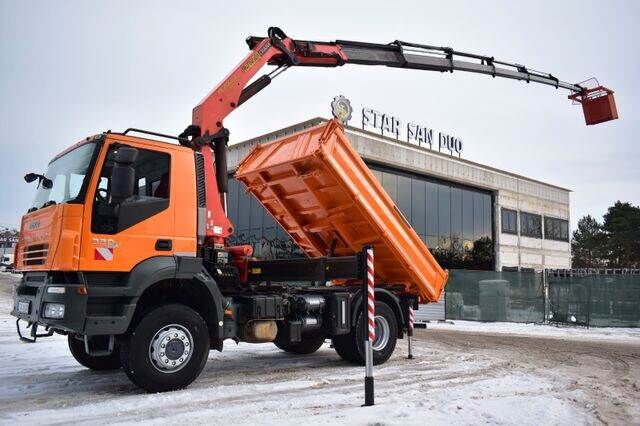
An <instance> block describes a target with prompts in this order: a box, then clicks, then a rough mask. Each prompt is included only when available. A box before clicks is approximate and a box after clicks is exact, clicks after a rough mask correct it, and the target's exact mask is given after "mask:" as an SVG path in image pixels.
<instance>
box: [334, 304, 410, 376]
mask: <svg viewBox="0 0 640 426" xmlns="http://www.w3.org/2000/svg"><path fill="white" fill-rule="evenodd" d="M362 321H363V318H362V312H361V313H360V314H359V315H358V320H357V321H356V325H355V327H353V328H352V329H351V332H350V333H349V334H343V335H338V336H335V337H334V338H333V341H332V342H333V347H334V349H335V350H336V352H337V353H338V355H340V357H341V358H342V359H344V360H345V361H349V362H351V363H353V364H359V365H364V343H363V329H362V327H363V325H362ZM375 323H376V340H374V342H373V363H374V365H378V364H384V363H385V362H386V361H387V360H388V359H389V357H391V354H392V353H393V351H394V350H395V348H396V341H397V340H398V323H397V322H396V316H395V315H394V313H393V311H392V310H391V308H390V307H389V305H387V304H386V303H384V302H380V301H376V315H375Z"/></svg>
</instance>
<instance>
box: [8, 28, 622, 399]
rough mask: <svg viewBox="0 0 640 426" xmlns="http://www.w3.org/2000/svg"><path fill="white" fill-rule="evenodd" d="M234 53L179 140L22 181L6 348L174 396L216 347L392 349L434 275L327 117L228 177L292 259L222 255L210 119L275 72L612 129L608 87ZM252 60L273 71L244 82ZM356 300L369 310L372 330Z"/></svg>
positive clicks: (81, 161)
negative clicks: (497, 92)
mask: <svg viewBox="0 0 640 426" xmlns="http://www.w3.org/2000/svg"><path fill="white" fill-rule="evenodd" d="M247 43H248V45H249V47H250V49H251V52H250V53H249V55H248V56H247V57H245V58H244V59H243V60H242V61H241V62H240V63H239V64H238V66H237V67H236V68H235V69H234V70H233V71H232V72H231V73H230V74H229V75H228V76H227V77H226V78H224V80H223V81H222V82H221V83H220V84H219V85H218V86H216V88H214V90H213V91H212V92H211V93H210V94H209V95H208V96H207V97H205V99H204V100H203V101H202V102H201V103H200V104H198V105H197V106H196V107H195V108H194V110H193V116H192V124H190V125H189V126H188V127H187V128H186V129H185V131H184V132H182V133H181V134H180V135H179V136H171V135H165V134H160V133H157V132H152V131H146V130H140V129H135V128H130V129H127V130H125V131H123V132H111V131H107V132H103V133H100V134H97V135H94V136H90V137H87V138H85V139H83V140H81V141H79V142H78V143H76V144H74V145H72V146H71V147H69V148H68V149H66V150H64V151H63V152H61V153H60V154H58V155H56V156H55V157H54V158H53V159H52V160H51V162H50V163H49V166H48V168H47V170H46V172H45V173H29V174H27V175H26V176H25V180H26V181H27V182H37V190H36V195H35V199H34V202H33V204H32V206H31V207H30V208H29V209H28V211H27V213H26V214H25V215H24V217H23V218H22V223H21V231H20V239H19V242H18V247H17V249H16V259H15V264H16V269H18V270H19V271H20V272H22V274H23V277H22V280H21V281H20V283H19V284H18V285H17V287H16V291H15V297H14V306H13V310H12V315H14V316H15V317H17V321H16V327H17V332H18V335H19V338H20V339H21V340H23V341H25V342H30V343H33V342H36V341H37V340H38V339H39V338H42V337H45V336H51V335H53V333H57V334H62V335H65V336H67V340H68V345H69V349H70V352H71V354H72V355H73V357H74V358H75V359H76V360H77V361H78V362H79V363H80V364H82V365H83V366H86V367H88V368H90V369H93V370H110V369H119V368H122V369H123V370H124V372H125V373H126V374H127V376H128V377H129V378H130V379H131V380H132V381H133V383H135V384H136V385H138V386H139V387H141V388H143V389H145V390H147V391H150V392H157V391H168V390H174V389H179V388H183V387H185V386H187V385H189V384H190V383H191V382H192V381H193V380H195V379H196V378H197V377H198V375H199V374H200V372H201V371H202V369H203V367H204V365H205V363H206V362H207V358H208V353H209V351H210V350H211V349H215V350H218V351H221V350H222V349H223V346H224V343H225V342H227V341H229V340H230V341H235V342H250V343H265V342H273V343H274V344H275V345H276V346H277V347H278V348H280V349H282V350H283V351H287V352H291V353H295V354H300V355H308V354H312V353H313V352H315V351H317V350H318V349H319V348H320V347H321V346H322V344H323V343H324V342H325V340H326V339H331V341H332V344H333V347H334V348H335V350H336V352H337V355H338V356H340V357H341V358H343V359H345V360H347V361H349V362H351V363H356V364H362V363H363V362H364V358H365V356H364V353H363V338H362V336H363V334H364V333H365V330H369V336H370V337H371V336H373V341H372V347H373V361H374V362H375V363H377V364H379V363H383V362H385V361H386V360H387V359H388V358H389V357H390V356H391V355H392V353H393V351H394V348H395V346H396V342H397V339H401V338H403V337H405V336H406V335H407V333H409V332H410V326H411V318H410V317H411V309H414V308H416V307H417V304H418V302H422V303H426V302H431V301H436V300H438V298H439V296H440V294H441V292H442V290H443V287H444V285H445V283H446V280H447V271H445V270H443V269H442V268H441V267H440V266H439V265H438V263H437V262H436V261H435V259H434V258H433V257H432V255H431V253H430V252H429V250H428V248H427V247H426V246H425V244H424V242H423V241H422V240H421V239H420V238H419V237H418V235H417V234H416V233H415V231H414V230H413V229H412V228H411V226H410V224H409V223H408V222H407V220H406V218H405V217H404V216H403V215H402V213H401V212H400V210H399V209H398V208H397V207H396V206H395V205H394V203H393V201H392V200H391V198H390V197H389V196H388V195H387V194H386V193H385V191H384V189H383V188H382V187H381V186H380V184H379V182H377V181H376V179H375V177H374V176H373V175H372V173H371V172H370V171H369V169H368V168H367V166H366V165H365V164H364V162H363V161H362V160H361V159H360V157H359V156H358V154H357V153H356V151H355V150H354V149H353V148H352V147H351V145H350V143H349V141H348V140H347V138H346V137H345V134H344V132H343V130H342V127H341V124H340V123H339V122H338V121H337V120H332V121H329V122H328V123H326V124H322V125H319V126H317V127H314V128H311V129H306V130H303V131H301V132H300V133H296V134H294V135H290V136H286V137H284V138H282V139H279V140H276V141H273V142H270V143H267V144H264V145H261V146H258V147H256V148H255V149H254V150H253V151H251V152H250V153H249V154H248V155H247V156H246V158H245V159H244V160H243V161H242V162H241V164H240V165H239V167H238V170H237V172H236V177H237V179H238V180H239V181H241V182H242V183H243V184H244V185H245V186H246V189H247V191H249V192H250V193H251V194H253V195H254V196H255V197H256V198H257V199H258V200H259V201H260V203H262V205H263V206H264V207H265V209H266V210H267V211H269V212H270V214H272V215H273V217H274V219H275V220H276V221H277V222H278V223H279V224H280V225H281V226H282V228H283V229H284V230H286V231H287V232H288V233H289V235H290V236H291V237H292V239H293V240H294V241H295V242H296V243H297V244H298V245H299V246H300V248H301V250H302V251H303V252H304V253H305V254H306V257H303V258H294V259H276V260H260V259H256V258H254V257H253V253H252V247H251V246H247V245H239V246H233V245H231V244H230V240H229V237H230V236H232V235H233V232H234V226H233V224H232V223H231V222H230V220H229V219H228V217H227V212H226V194H227V187H228V182H227V181H228V173H227V144H228V141H229V131H228V130H227V129H226V128H225V127H224V125H223V120H224V118H225V117H226V116H227V115H228V114H230V113H231V112H232V111H233V110H235V109H236V108H238V107H239V106H240V105H242V104H243V103H244V102H246V101H247V100H248V99H249V98H251V97H252V96H254V95H255V94H256V93H258V92H259V91H260V90H262V89H264V88H265V87H266V86H267V85H268V84H269V83H270V82H271V80H272V79H273V78H274V77H275V76H276V75H278V74H280V73H282V72H283V71H284V70H286V69H288V68H290V67H292V66H313V67H327V68H333V67H338V66H342V65H346V64H360V65H382V66H388V67H396V68H407V69H421V70H427V71H440V72H444V71H449V72H453V71H457V70H460V71H467V72H475V73H481V74H487V75H490V76H493V77H504V78H510V79H516V80H522V81H526V82H535V83H541V84H546V85H551V86H554V87H556V88H564V89H567V90H569V91H570V92H571V95H570V96H571V99H573V100H574V101H578V102H580V103H581V104H582V106H583V111H584V114H585V119H586V121H587V124H595V123H597V122H604V121H608V120H611V119H614V118H616V117H617V110H616V109H615V101H614V98H613V92H612V91H610V90H609V89H606V88H603V87H600V86H598V87H592V88H587V87H583V86H582V85H580V84H570V83H566V82H563V81H560V80H559V79H557V78H556V77H554V76H553V75H551V74H547V73H541V72H538V71H533V70H530V69H528V68H526V67H524V66H522V65H518V64H512V63H508V62H502V61H498V60H495V59H494V58H493V57H489V56H482V55H475V54H469V53H464V52H459V51H455V50H453V49H451V48H446V47H435V46H428V45H419V44H412V43H405V42H400V41H396V42H393V43H391V44H375V43H361V42H351V41H335V42H315V41H302V40H294V39H291V38H289V37H288V36H286V34H285V33H284V32H283V31H282V30H280V29H278V28H270V29H269V31H268V36H267V37H250V38H249V39H247ZM265 65H275V66H276V67H277V68H276V69H275V70H274V71H273V72H271V73H269V74H265V75H263V76H262V77H259V78H256V79H253V78H254V77H255V75H256V74H257V72H258V70H260V69H261V68H262V67H263V66H265ZM252 79H253V81H252ZM176 142H177V143H176ZM373 259H375V261H374V260H373ZM373 266H375V268H374V267H373ZM374 271H375V272H374ZM367 279H369V280H374V281H375V290H374V291H372V296H373V295H374V296H375V302H373V301H369V300H368V299H367V296H368V295H365V294H364V293H365V291H364V289H363V286H362V282H363V280H367ZM365 305H370V306H369V312H371V313H372V312H374V308H375V316H374V317H373V319H371V320H369V319H365V318H364V314H363V311H364V310H363V309H362V307H363V306H365ZM367 322H368V324H367ZM367 327H368V328H367Z"/></svg>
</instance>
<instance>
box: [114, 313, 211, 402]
mask: <svg viewBox="0 0 640 426" xmlns="http://www.w3.org/2000/svg"><path fill="white" fill-rule="evenodd" d="M124 340H125V343H124V344H123V345H122V348H121V349H120V354H121V361H122V368H123V369H124V371H125V373H127V376H129V379H131V381H132V382H133V383H135V384H136V385H138V386H139V387H141V388H142V389H144V390H146V391H148V392H165V391H171V390H176V389H181V388H184V387H186V386H188V385H189V384H190V383H191V382H193V381H194V380H195V379H196V378H197V377H198V375H199V374H200V372H201V371H202V369H203V368H204V365H205V364H206V362H207V357H208V355H209V331H208V329H207V325H206V324H205V322H204V320H203V319H202V317H201V316H200V315H199V314H198V313H197V312H196V311H194V310H193V309H191V308H189V307H188V306H184V305H178V304H173V305H164V306H160V307H158V308H155V309H154V310H152V311H150V312H149V313H148V314H146V315H145V316H144V317H142V319H141V320H140V322H139V323H138V324H137V325H136V326H135V329H134V330H133V333H132V334H131V336H130V337H129V339H124Z"/></svg>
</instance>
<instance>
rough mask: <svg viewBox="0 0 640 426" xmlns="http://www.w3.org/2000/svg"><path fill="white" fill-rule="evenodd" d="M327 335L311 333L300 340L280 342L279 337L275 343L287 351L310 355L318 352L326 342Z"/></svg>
mask: <svg viewBox="0 0 640 426" xmlns="http://www.w3.org/2000/svg"><path fill="white" fill-rule="evenodd" d="M324 341H325V337H324V335H323V334H318V333H310V334H306V335H303V336H302V340H301V341H299V342H280V341H279V340H278V338H276V340H274V342H273V343H274V344H275V345H276V346H277V347H278V348H279V349H282V350H283V351H285V352H289V353H292V354H298V355H309V354H312V353H314V352H316V351H317V350H318V349H320V347H322V345H323V344H324Z"/></svg>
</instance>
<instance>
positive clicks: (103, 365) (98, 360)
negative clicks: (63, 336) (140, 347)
mask: <svg viewBox="0 0 640 426" xmlns="http://www.w3.org/2000/svg"><path fill="white" fill-rule="evenodd" d="M67 343H68V344H69V351H70V352H71V355H73V357H74V358H75V359H76V361H78V362H79V363H80V364H81V365H83V366H85V367H87V368H89V369H91V370H95V371H106V370H117V369H119V368H120V353H119V350H118V347H117V346H116V347H115V348H113V352H111V353H110V354H109V355H104V356H93V355H89V354H88V353H87V351H85V349H84V340H80V339H76V338H75V336H72V335H69V336H67Z"/></svg>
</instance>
